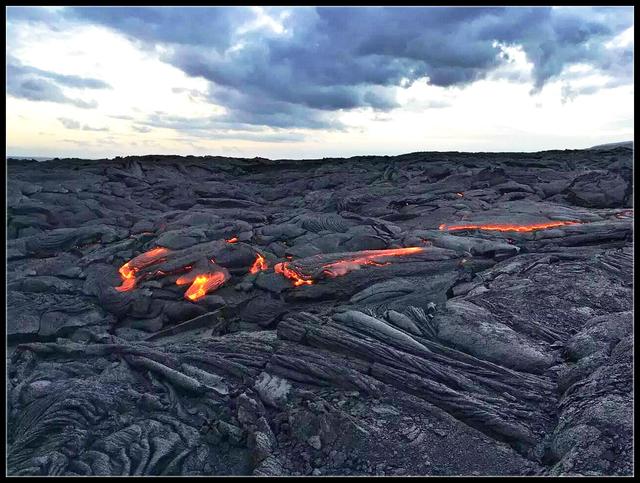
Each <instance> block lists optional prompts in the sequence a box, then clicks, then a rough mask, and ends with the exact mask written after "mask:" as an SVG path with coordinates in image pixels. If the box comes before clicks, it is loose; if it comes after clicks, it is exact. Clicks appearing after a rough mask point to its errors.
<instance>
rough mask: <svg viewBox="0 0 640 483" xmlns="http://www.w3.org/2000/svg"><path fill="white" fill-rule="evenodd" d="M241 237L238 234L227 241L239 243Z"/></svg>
mask: <svg viewBox="0 0 640 483" xmlns="http://www.w3.org/2000/svg"><path fill="white" fill-rule="evenodd" d="M238 240H239V238H238V237H237V236H234V237H233V238H229V239H228V240H225V241H226V242H227V243H238Z"/></svg>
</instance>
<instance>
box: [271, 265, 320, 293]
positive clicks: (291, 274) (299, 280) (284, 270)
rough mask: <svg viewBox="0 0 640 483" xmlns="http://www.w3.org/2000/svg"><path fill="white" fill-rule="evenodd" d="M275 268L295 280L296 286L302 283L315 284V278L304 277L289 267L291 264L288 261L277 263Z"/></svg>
mask: <svg viewBox="0 0 640 483" xmlns="http://www.w3.org/2000/svg"><path fill="white" fill-rule="evenodd" d="M273 269H274V270H275V272H276V273H281V274H282V275H284V276H285V277H287V278H288V279H289V280H293V284H294V285H295V286H296V287H299V286H300V285H313V280H310V279H306V278H303V277H302V275H300V274H299V273H298V272H296V271H295V270H293V269H292V268H289V264H288V263H286V262H283V263H278V264H276V265H275V266H274V267H273Z"/></svg>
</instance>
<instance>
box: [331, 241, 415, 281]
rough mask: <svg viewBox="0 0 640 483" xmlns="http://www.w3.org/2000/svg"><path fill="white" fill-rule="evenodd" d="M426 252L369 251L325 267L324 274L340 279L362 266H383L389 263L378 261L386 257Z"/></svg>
mask: <svg viewBox="0 0 640 483" xmlns="http://www.w3.org/2000/svg"><path fill="white" fill-rule="evenodd" d="M423 251H424V247H407V248H390V249H388V250H369V251H367V252H364V253H365V254H364V255H362V256H359V257H355V258H350V259H346V260H339V261H337V262H333V263H328V264H327V265H324V268H325V270H324V273H325V274H326V275H328V276H330V277H338V276H341V275H345V274H346V273H348V272H350V271H351V270H353V269H357V268H360V266H361V265H375V266H383V265H388V264H389V262H387V263H381V262H379V261H377V260H378V259H379V258H386V257H401V256H404V255H412V254H414V253H420V252H423Z"/></svg>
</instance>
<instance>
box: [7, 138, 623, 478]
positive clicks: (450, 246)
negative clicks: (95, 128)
mask: <svg viewBox="0 0 640 483" xmlns="http://www.w3.org/2000/svg"><path fill="white" fill-rule="evenodd" d="M632 157H633V152H632V150H631V149H630V148H628V147H614V148H611V149H605V150H597V151H596V150H574V151H546V152H540V153H527V154H524V153H491V154H489V153H485V154H483V153H473V154H470V153H457V152H450V153H413V154H407V155H402V156H395V157H379V156H365V157H359V158H350V159H329V158H325V159H322V160H304V161H291V160H278V161H271V160H267V159H263V158H254V159H231V158H220V157H205V158H198V157H192V156H190V157H174V156H143V157H127V158H115V159H112V160H94V161H89V160H80V159H63V160H58V159H56V160H52V161H47V162H44V163H37V162H35V161H17V160H9V161H8V182H7V189H8V193H7V202H8V218H7V229H8V233H7V238H8V239H7V341H8V359H7V364H8V380H7V411H8V414H7V415H8V449H7V451H8V453H7V465H8V473H9V474H10V475H59V476H61V475H71V476H74V475H257V476H267V475H313V476H319V475H631V474H632V472H633V466H632V465H633V443H632V441H633V439H632V432H633V409H632V408H633V391H632V386H633V370H632V366H633V302H632V293H633V269H632V267H633V205H632V201H633V200H632V197H633V181H632V175H631V173H632ZM204 276H208V277H209V278H208V279H207V280H205V278H206V277H205V278H202V277H204ZM127 277H129V278H127ZM216 277H217V278H216ZM199 289H200V291H198V290H199Z"/></svg>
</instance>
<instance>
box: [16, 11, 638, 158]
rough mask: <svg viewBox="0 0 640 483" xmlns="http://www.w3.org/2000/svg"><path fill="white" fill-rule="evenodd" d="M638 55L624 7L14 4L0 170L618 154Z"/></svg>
mask: <svg viewBox="0 0 640 483" xmlns="http://www.w3.org/2000/svg"><path fill="white" fill-rule="evenodd" d="M347 39H348V41H347ZM633 46H634V25H633V8H630V7H629V8H627V7H617V8H616V7H614V8H592V7H589V8H586V7H584V8H583V7H563V8H542V7H540V8H519V7H518V8H516V7H508V8H502V9H480V8H457V7H451V8H433V7H424V8H419V7H414V8H391V9H382V8H353V9H352V8H292V7H278V8H275V7H272V8H259V7H256V8H249V7H238V8H206V9H197V8H187V7H182V8H119V7H112V8H110V7H104V8H59V7H30V8H29V7H27V8H18V7H9V8H8V9H7V86H6V94H7V112H6V119H7V146H6V150H7V156H8V157H11V156H17V157H24V156H28V157H31V156H33V157H50V158H55V157H59V158H64V157H78V158H94V159H99V158H113V157H115V156H128V155H149V154H155V155H194V156H229V157H246V158H253V157H256V156H259V157H264V158H271V159H308V158H323V157H351V156H357V155H398V154H406V153H411V152H420V151H460V152H534V151H545V150H553V149H583V148H588V147H591V146H594V145H599V144H608V143H616V142H624V141H629V140H632V139H633V135H634V125H633V97H634V85H633V53H634V50H633Z"/></svg>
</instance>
